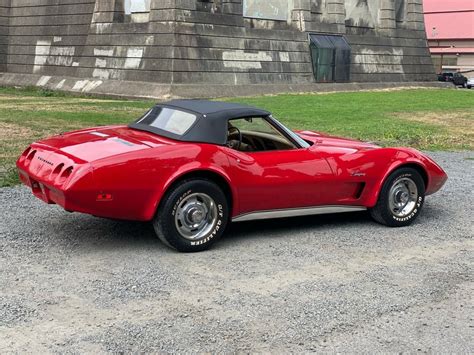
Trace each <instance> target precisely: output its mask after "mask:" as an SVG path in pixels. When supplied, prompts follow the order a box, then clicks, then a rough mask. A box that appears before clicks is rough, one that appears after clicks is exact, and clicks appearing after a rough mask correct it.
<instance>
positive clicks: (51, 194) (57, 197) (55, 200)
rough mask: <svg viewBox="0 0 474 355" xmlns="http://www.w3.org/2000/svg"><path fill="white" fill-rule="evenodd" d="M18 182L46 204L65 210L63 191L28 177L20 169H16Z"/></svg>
mask: <svg viewBox="0 0 474 355" xmlns="http://www.w3.org/2000/svg"><path fill="white" fill-rule="evenodd" d="M18 174H19V176H20V180H21V182H22V183H23V184H25V185H26V186H28V187H29V188H31V191H32V192H33V195H35V196H36V197H37V198H39V199H40V200H42V201H44V202H46V203H48V204H58V205H60V206H62V207H63V208H65V209H66V197H65V194H64V191H62V190H60V189H57V188H54V187H52V186H49V185H47V184H45V183H44V182H42V181H38V179H35V178H33V177H32V176H30V175H28V173H27V172H26V171H24V170H22V169H18Z"/></svg>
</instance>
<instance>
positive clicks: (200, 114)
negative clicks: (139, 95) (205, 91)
mask: <svg viewBox="0 0 474 355" xmlns="http://www.w3.org/2000/svg"><path fill="white" fill-rule="evenodd" d="M160 108H169V109H174V110H179V111H185V112H189V113H193V114H195V115H196V117H197V119H196V122H194V124H193V125H192V126H191V127H190V128H189V129H188V130H187V131H186V132H185V133H184V134H183V135H178V134H174V133H171V132H169V131H166V130H162V129H159V128H156V127H153V126H150V125H148V124H144V123H140V121H141V118H140V119H138V120H137V121H135V122H134V123H132V124H130V125H129V127H130V128H133V129H139V130H142V131H148V132H152V133H156V134H158V135H160V136H164V137H167V138H171V139H175V140H178V141H184V142H200V143H211V144H221V145H222V144H225V143H226V142H227V128H228V121H229V120H232V119H236V118H248V117H267V116H270V115H271V113H270V112H268V111H265V110H261V109H258V108H255V107H251V106H245V105H240V104H234V103H227V102H219V101H206V100H172V101H169V102H165V103H160V104H157V105H156V106H155V108H154V109H158V110H159V109H160Z"/></svg>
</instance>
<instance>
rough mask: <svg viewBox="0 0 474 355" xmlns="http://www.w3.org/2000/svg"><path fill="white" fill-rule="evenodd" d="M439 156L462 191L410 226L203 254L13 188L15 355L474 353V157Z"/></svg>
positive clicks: (338, 221) (266, 236)
mask: <svg viewBox="0 0 474 355" xmlns="http://www.w3.org/2000/svg"><path fill="white" fill-rule="evenodd" d="M431 155H432V156H433V157H434V158H435V159H436V160H437V161H438V162H439V163H440V164H441V165H442V166H443V167H444V168H445V169H446V170H447V172H448V174H449V176H450V180H449V182H448V183H447V185H446V186H445V188H444V189H443V190H442V191H441V192H439V193H438V194H436V195H434V196H431V197H429V198H428V199H427V202H426V205H425V208H424V211H423V213H422V214H421V216H420V218H419V219H418V220H417V222H416V223H415V224H414V225H413V226H411V227H408V228H403V229H390V228H386V227H383V226H380V225H377V224H375V223H373V222H372V221H371V220H370V218H369V217H368V216H367V214H366V213H355V214H345V215H331V216H318V217H305V218H295V219H287V220H276V221H266V222H252V223H241V224H235V225H233V226H232V227H231V230H230V231H229V232H228V234H227V235H226V236H225V238H224V239H223V240H221V241H220V242H219V243H218V244H216V246H215V247H214V248H213V249H212V250H211V251H207V252H203V253H198V254H179V253H176V252H173V251H172V250H170V249H168V248H165V247H164V246H163V245H162V244H161V243H160V242H159V241H158V239H157V238H156V237H155V236H154V234H153V230H152V228H151V226H149V225H147V224H141V223H131V222H116V221H110V220H102V219H98V218H94V217H91V216H86V215H81V214H69V213H67V212H64V211H63V210H61V209H60V208H59V207H57V206H47V205H45V204H43V203H42V202H40V201H39V200H37V199H36V198H34V197H33V196H32V195H31V193H30V192H29V191H28V190H27V189H26V188H23V187H16V188H11V189H10V188H8V189H0V209H1V211H2V218H1V221H0V353H5V352H37V353H40V352H41V353H42V352H107V351H109V352H119V351H125V352H129V351H134V352H151V351H154V352H176V351H178V352H185V351H186V352H223V351H227V352H235V351H239V352H255V351H257V352H269V351H272V352H310V351H331V352H333V351H339V352H354V351H355V352H362V351H366V352H367V351H370V352H379V351H390V352H395V351H396V352H401V351H408V352H416V351H423V352H432V351H436V352H443V353H447V352H450V353H453V352H455V353H461V352H464V353H468V352H471V353H472V351H473V350H474V341H473V333H474V331H473V326H474V322H473V302H472V294H473V291H474V287H473V285H474V283H473V280H472V276H473V270H472V266H473V241H472V239H473V235H474V230H473V206H474V199H473V192H472V191H473V188H474V176H473V174H474V160H473V158H474V152H466V153H432V154H431Z"/></svg>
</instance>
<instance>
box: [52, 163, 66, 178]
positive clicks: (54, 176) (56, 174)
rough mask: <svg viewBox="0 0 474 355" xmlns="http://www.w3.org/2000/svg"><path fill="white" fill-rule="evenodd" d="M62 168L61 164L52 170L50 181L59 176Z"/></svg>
mask: <svg viewBox="0 0 474 355" xmlns="http://www.w3.org/2000/svg"><path fill="white" fill-rule="evenodd" d="M63 167H64V164H63V163H61V164H59V165H58V166H57V167H56V168H54V170H53V172H52V173H51V180H54V179H55V178H56V177H57V176H58V175H59V173H60V172H61V170H62V169H63Z"/></svg>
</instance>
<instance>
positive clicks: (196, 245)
mask: <svg viewBox="0 0 474 355" xmlns="http://www.w3.org/2000/svg"><path fill="white" fill-rule="evenodd" d="M228 219H229V207H228V202H227V199H226V196H225V195H224V193H223V192H222V190H221V189H220V188H219V186H217V185H216V184H215V183H213V182H212V181H209V180H205V179H193V180H185V181H183V182H181V183H180V184H179V185H178V186H176V187H174V188H173V189H171V190H170V191H168V192H167V193H166V194H165V196H164V197H163V199H162V201H161V203H160V207H159V208H158V211H157V213H156V215H155V218H154V219H153V227H154V228H155V232H156V234H157V236H158V237H159V238H160V240H161V241H162V242H163V243H164V244H166V245H167V246H169V247H171V248H174V249H176V250H178V251H181V252H196V251H202V250H205V249H208V248H209V247H210V246H211V245H212V244H214V243H215V242H216V241H217V240H218V239H219V238H220V237H221V236H222V234H223V233H224V230H225V228H226V225H227V221H228Z"/></svg>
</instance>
